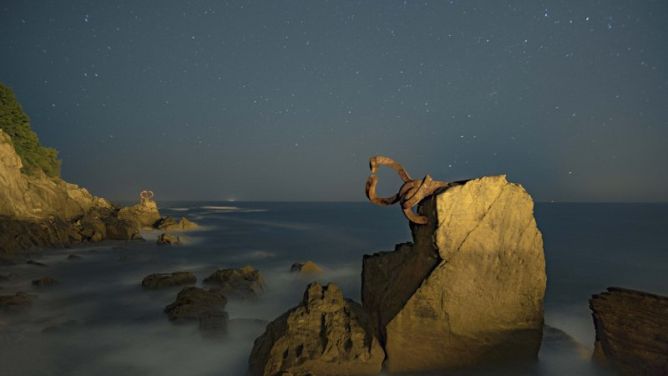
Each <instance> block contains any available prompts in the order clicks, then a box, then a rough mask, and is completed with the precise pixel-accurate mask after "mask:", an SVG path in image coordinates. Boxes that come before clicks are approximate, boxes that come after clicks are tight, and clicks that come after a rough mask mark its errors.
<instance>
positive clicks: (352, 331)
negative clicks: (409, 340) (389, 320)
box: [248, 283, 384, 376]
mask: <svg viewBox="0 0 668 376" xmlns="http://www.w3.org/2000/svg"><path fill="white" fill-rule="evenodd" d="M383 359H384V353H383V349H382V348H381V346H380V343H379V342H378V339H377V338H376V337H375V336H374V334H373V330H372V328H371V326H370V323H369V320H368V317H367V315H366V313H365V312H364V310H363V309H362V307H361V306H360V305H359V304H358V303H355V302H353V301H351V300H348V299H344V297H343V294H342V292H341V290H340V289H339V288H338V287H337V286H336V285H334V284H329V285H325V286H321V285H320V284H319V283H311V284H309V285H308V287H307V288H306V291H305V292H304V298H303V300H302V302H301V303H300V304H299V305H298V306H296V307H294V308H292V309H290V310H289V311H287V312H286V313H284V314H283V315H281V316H280V317H278V318H277V319H275V320H274V321H272V322H271V323H269V325H267V328H266V331H265V332H264V334H262V335H261V336H260V337H258V338H257V339H256V340H255V343H254V345H253V350H252V352H251V355H250V358H249V361H248V362H249V371H248V374H249V375H250V376H274V375H294V376H306V375H318V376H335V375H336V376H347V375H377V374H379V373H380V371H381V367H382V363H383Z"/></svg>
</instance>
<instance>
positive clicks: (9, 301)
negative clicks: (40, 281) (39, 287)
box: [0, 292, 35, 313]
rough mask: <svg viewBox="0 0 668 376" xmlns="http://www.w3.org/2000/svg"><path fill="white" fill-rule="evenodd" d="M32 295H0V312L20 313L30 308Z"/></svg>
mask: <svg viewBox="0 0 668 376" xmlns="http://www.w3.org/2000/svg"><path fill="white" fill-rule="evenodd" d="M34 299H35V296H34V295H30V294H26V293H25V292H17V293H16V294H14V295H0V312H9V313H14V312H21V311H23V310H26V309H28V308H30V306H32V302H33V300H34Z"/></svg>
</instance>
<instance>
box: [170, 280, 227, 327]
mask: <svg viewBox="0 0 668 376" xmlns="http://www.w3.org/2000/svg"><path fill="white" fill-rule="evenodd" d="M226 304H227V299H226V298H225V295H223V293H222V292H221V291H220V290H217V289H208V290H206V289H202V288H199V287H186V288H184V289H183V290H181V291H180V292H179V294H178V295H177V296H176V301H175V302H174V303H172V304H170V305H168V306H167V307H165V313H166V314H167V316H168V317H169V320H171V321H172V322H175V323H183V322H193V321H197V322H199V328H200V330H202V331H203V332H204V333H205V334H207V335H215V334H222V333H224V332H225V330H226V329H227V320H228V316H227V312H225V311H223V309H224V308H225V305H226Z"/></svg>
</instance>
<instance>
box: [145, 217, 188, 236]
mask: <svg viewBox="0 0 668 376" xmlns="http://www.w3.org/2000/svg"><path fill="white" fill-rule="evenodd" d="M153 227H155V228H156V229H158V230H162V231H165V232H173V231H188V230H194V229H196V228H198V227H199V226H198V225H197V223H195V222H192V221H190V220H188V219H187V218H185V217H182V218H181V219H180V220H178V221H177V220H176V219H175V218H173V217H164V218H160V219H159V220H158V221H157V222H156V223H155V224H154V225H153Z"/></svg>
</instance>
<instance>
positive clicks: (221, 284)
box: [204, 266, 264, 298]
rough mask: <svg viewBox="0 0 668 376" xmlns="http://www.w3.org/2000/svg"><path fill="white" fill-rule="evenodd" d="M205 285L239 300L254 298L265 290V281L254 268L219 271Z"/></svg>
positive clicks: (207, 279)
mask: <svg viewBox="0 0 668 376" xmlns="http://www.w3.org/2000/svg"><path fill="white" fill-rule="evenodd" d="M204 283H206V284H210V285H216V286H217V287H218V288H219V289H220V290H221V291H222V292H223V293H224V294H226V295H229V296H234V297H238V298H252V297H256V296H258V295H260V294H261V293H262V291H263V290H264V280H263V278H262V275H261V274H260V272H259V271H257V270H256V269H255V268H253V267H252V266H244V267H243V268H239V269H218V270H216V271H215V272H214V273H213V274H211V275H210V276H209V277H207V278H206V279H204Z"/></svg>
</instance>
